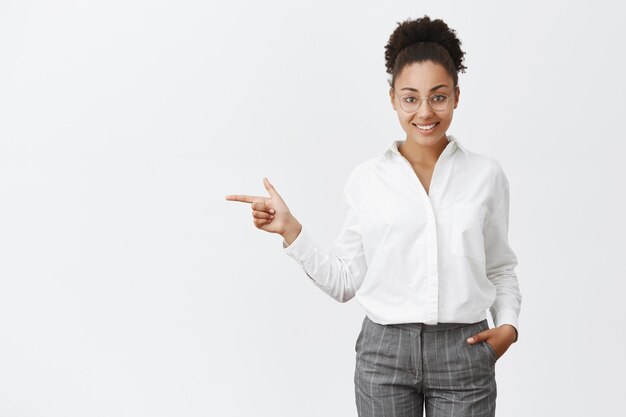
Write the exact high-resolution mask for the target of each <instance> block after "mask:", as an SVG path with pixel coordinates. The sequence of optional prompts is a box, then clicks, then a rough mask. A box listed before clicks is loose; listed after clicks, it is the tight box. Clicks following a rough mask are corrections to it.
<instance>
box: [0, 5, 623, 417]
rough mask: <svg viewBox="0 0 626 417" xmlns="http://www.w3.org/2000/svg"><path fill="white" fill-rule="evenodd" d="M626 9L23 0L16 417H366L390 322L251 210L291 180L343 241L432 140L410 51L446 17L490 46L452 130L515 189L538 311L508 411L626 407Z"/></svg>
mask: <svg viewBox="0 0 626 417" xmlns="http://www.w3.org/2000/svg"><path fill="white" fill-rule="evenodd" d="M624 12H625V8H624V6H623V5H622V4H620V3H619V2H610V1H588V2H580V1H574V2H572V1H553V2H539V1H533V2H528V1H526V2H516V3H510V2H497V1H474V2H465V1H447V2H435V1H431V2H426V1H423V2H414V1H413V2H409V1H396V2H388V3H383V2H374V1H369V2H368V1H358V2H357V1H340V2H339V1H332V2H330V1H316V2H311V1H308V2H289V1H271V2H256V1H245V2H242V1H234V2H228V3H226V2H219V3H218V2H213V1H208V2H207V1H181V0H177V1H174V0H169V1H163V0H156V1H155V0H152V1H147V0H144V1H140V0H130V1H129V0H124V1H120V0H113V1H112V0H108V1H84V2H81V1H70V0H67V1H55V2H47V1H3V2H2V3H0V417H22V416H23V417H26V416H28V417H31V416H32V417H35V416H37V417H39V416H46V417H56V416H80V417H83V416H90V417H99V416H103V417H104V416H107V417H108V416H120V417H121V416H132V417H137V416H150V417H157V416H176V417H182V416H220V417H230V416H233V417H235V416H237V417H238V416H271V417H279V416H285V417H293V416H298V417H313V416H356V406H355V400H354V383H353V373H354V365H355V351H354V344H355V342H356V337H357V335H358V333H359V331H360V325H361V322H362V320H363V317H364V310H363V309H362V307H361V306H360V305H359V304H358V301H356V300H355V299H354V300H352V301H350V302H348V303H345V304H341V303H338V302H336V301H334V300H333V299H331V298H330V297H328V296H327V295H325V294H324V293H323V292H322V291H321V290H319V289H318V288H316V287H315V286H314V285H313V283H311V282H310V280H309V279H308V277H307V276H306V275H305V273H304V271H303V270H302V269H301V267H300V266H299V265H298V264H297V263H296V262H295V261H294V260H292V259H291V258H289V257H288V256H287V255H286V254H284V253H283V249H282V238H281V237H280V236H279V235H275V234H269V233H266V232H263V231H261V230H258V229H257V228H256V227H255V226H254V224H253V221H252V215H251V208H250V206H249V205H248V204H244V203H238V202H231V201H226V200H225V199H224V196H225V195H227V194H251V195H263V196H266V195H267V193H266V191H265V189H264V187H263V183H262V178H263V177H264V176H267V177H268V178H269V180H270V181H271V182H272V183H273V184H274V186H275V187H276V189H277V191H278V192H279V193H280V194H281V195H282V197H283V198H284V199H285V201H286V202H287V204H288V205H289V207H290V209H291V211H292V212H293V214H294V215H295V216H296V217H297V218H298V220H299V221H300V222H301V223H302V224H303V225H306V226H307V228H308V230H309V231H310V233H311V234H312V236H313V237H314V238H315V239H316V241H317V242H318V243H320V244H321V245H330V244H331V242H332V241H333V240H334V238H335V237H336V236H337V234H338V232H339V230H340V227H341V224H342V221H343V215H344V212H343V204H342V201H341V192H342V188H343V185H344V183H345V180H346V179H347V175H348V173H349V172H350V170H351V169H352V167H354V166H355V165H356V164H357V163H359V162H360V161H362V160H364V159H366V158H369V157H370V156H372V155H374V154H375V153H378V152H381V151H383V150H384V149H386V148H387V147H388V146H389V144H390V143H391V141H393V140H396V139H404V137H405V135H404V132H403V131H402V129H401V127H400V124H399V122H398V120H397V117H396V114H395V113H394V112H393V110H392V107H391V104H390V102H389V97H388V86H387V79H388V76H389V75H388V74H387V73H386V72H385V66H384V46H385V44H386V43H387V40H388V38H389V35H390V34H391V32H392V31H393V30H394V29H395V27H396V26H397V22H399V21H403V20H405V19H408V18H411V19H415V18H418V17H421V16H423V15H424V14H427V15H429V16H430V17H431V18H433V19H435V18H441V19H443V20H444V21H446V22H447V23H448V24H449V26H450V27H451V28H452V29H454V30H455V31H456V32H457V34H458V36H459V38H460V39H461V41H462V48H463V50H464V51H465V52H466V56H465V65H466V66H467V67H468V69H467V71H466V72H465V73H460V74H459V85H460V89H461V96H460V102H459V107H458V108H457V109H456V110H455V114H454V120H453V122H452V125H451V126H450V128H449V130H448V133H449V134H452V135H455V136H456V137H457V138H458V139H459V140H460V141H461V142H462V143H463V144H464V145H465V146H466V147H467V148H468V149H470V150H471V151H474V152H478V153H482V154H485V155H489V156H492V157H494V158H496V159H497V160H498V161H499V162H500V163H501V164H502V166H503V168H504V170H505V173H506V174H507V176H508V178H509V181H510V189H511V209H510V231H509V239H510V243H511V246H512V248H513V249H514V250H515V251H516V254H517V256H518V260H519V266H518V267H517V269H516V271H517V274H518V279H519V284H520V289H521V291H522V295H523V302H522V310H521V315H520V324H519V325H520V328H519V332H520V336H519V341H518V342H517V343H516V344H513V345H512V346H511V348H510V349H509V350H508V351H507V352H506V353H505V354H504V356H503V357H502V358H500V360H499V361H498V364H497V365H496V378H497V382H498V403H497V410H498V415H499V416H508V417H516V416H568V417H576V416H581V417H583V416H584V417H588V416H618V415H623V411H620V410H619V408H618V406H620V405H621V404H622V401H621V400H622V399H621V396H622V391H623V375H624V373H625V372H626V366H625V359H624V355H623V354H620V353H619V352H620V351H623V346H624V341H625V339H626V338H625V337H624V328H623V325H624V318H625V314H624V305H625V304H626V303H625V298H624V297H625V294H624V292H625V290H626V285H625V284H624V283H625V280H626V266H625V262H624V260H625V254H626V251H625V249H626V247H625V246H626V245H625V244H624V236H625V235H626V227H625V226H626V222H625V220H624V213H625V212H626V198H625V195H624V191H625V190H626V168H625V164H624V152H625V151H626V146H625V144H624V141H625V140H626V135H625V134H624V129H623V127H622V122H623V120H624V114H625V110H626V108H625V107H626V106H625V105H624V96H625V93H626V83H625V81H624V77H623V71H624V64H626V58H625V55H624V45H623V39H626V30H625V25H624V22H623V17H624V16H625V15H626V14H625V13H624ZM399 250H402V248H399ZM488 317H489V322H490V326H493V321H492V318H491V316H490V315H488Z"/></svg>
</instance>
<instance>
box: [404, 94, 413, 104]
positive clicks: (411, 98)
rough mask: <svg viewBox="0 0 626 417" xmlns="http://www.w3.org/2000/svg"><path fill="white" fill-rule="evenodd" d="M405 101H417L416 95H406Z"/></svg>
mask: <svg viewBox="0 0 626 417" xmlns="http://www.w3.org/2000/svg"><path fill="white" fill-rule="evenodd" d="M404 101H406V102H407V103H415V97H413V96H404Z"/></svg>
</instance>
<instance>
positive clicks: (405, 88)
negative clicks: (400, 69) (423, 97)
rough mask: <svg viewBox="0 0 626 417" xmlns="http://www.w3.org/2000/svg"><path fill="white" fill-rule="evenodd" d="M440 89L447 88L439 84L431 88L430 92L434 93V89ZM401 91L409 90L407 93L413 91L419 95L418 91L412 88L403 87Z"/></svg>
mask: <svg viewBox="0 0 626 417" xmlns="http://www.w3.org/2000/svg"><path fill="white" fill-rule="evenodd" d="M441 87H447V85H445V84H439V85H438V86H436V87H433V88H431V89H430V91H435V90H436V89H438V88H441ZM402 90H409V91H414V92H416V93H419V91H418V90H417V89H415V88H413V87H404V88H402V89H401V90H400V91H402Z"/></svg>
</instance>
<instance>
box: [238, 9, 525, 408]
mask: <svg viewBox="0 0 626 417" xmlns="http://www.w3.org/2000/svg"><path fill="white" fill-rule="evenodd" d="M460 45H461V42H460V41H459V39H458V38H457V37H456V35H455V32H454V30H451V29H450V28H448V26H447V25H446V23H444V22H443V21H442V20H440V19H437V20H430V18H429V17H428V16H424V17H423V18H420V19H416V20H413V21H411V20H407V21H405V22H402V23H398V27H397V28H396V29H395V31H394V32H393V33H392V35H391V37H390V39H389V42H388V44H387V46H386V47H385V51H386V52H385V59H386V66H387V72H388V73H389V74H391V79H390V81H389V83H390V89H389V95H390V99H391V105H392V107H393V109H394V111H396V112H397V114H398V119H399V121H400V125H401V126H402V129H403V130H404V131H405V132H406V138H405V139H404V140H403V141H400V140H397V141H393V142H392V144H391V146H389V147H388V149H386V150H385V151H384V152H381V153H379V154H377V155H375V156H373V157H371V158H369V159H367V160H366V161H363V162H362V163H360V164H358V165H357V166H356V167H355V168H354V169H353V170H352V172H351V173H350V175H349V177H348V180H347V182H346V184H345V187H344V199H345V202H346V204H347V215H346V218H345V223H344V225H343V228H342V231H341V233H340V234H339V236H338V237H337V239H336V240H335V242H334V243H333V245H332V247H331V248H330V250H327V249H325V248H323V247H321V246H319V245H317V244H316V243H315V242H314V241H313V240H312V239H311V238H310V237H309V235H308V233H307V229H305V228H303V227H302V225H301V224H300V223H299V222H298V221H297V220H296V218H295V217H294V216H293V215H292V214H291V213H290V211H289V209H288V207H287V205H286V204H285V202H284V200H283V199H282V198H281V196H280V195H279V194H278V192H277V191H276V190H275V189H274V187H273V186H272V185H271V184H270V182H269V181H268V179H267V178H264V179H263V180H264V184H265V187H266V189H267V191H268V193H269V195H270V197H269V198H266V197H253V196H246V195H243V196H242V195H229V196H227V197H226V199H227V200H232V201H242V202H247V203H251V206H252V215H253V217H254V224H255V225H256V226H257V227H258V228H259V229H261V230H265V231H267V232H271V233H279V234H280V235H281V236H282V237H283V239H284V242H283V250H284V251H285V253H286V254H287V255H289V256H291V257H292V258H294V259H295V260H296V261H297V262H298V263H299V264H300V265H302V267H303V269H304V271H305V272H306V274H307V275H308V277H309V278H310V279H311V280H312V282H313V283H314V284H315V285H317V286H318V287H319V288H320V289H321V290H323V291H324V292H325V293H327V294H328V295H329V296H331V297H333V298H334V299H336V300H337V301H340V302H346V301H348V300H350V299H352V298H354V297H355V298H357V299H358V300H359V302H360V303H361V304H362V305H363V307H364V308H365V311H366V316H365V318H364V320H363V324H362V327H361V332H360V334H359V336H358V338H357V341H356V346H355V350H356V369H355V374H354V383H355V394H356V403H357V410H358V413H359V416H361V417H365V416H368V417H369V416H381V415H383V414H384V415H386V416H417V415H422V412H423V409H424V407H425V410H426V415H427V416H470V415H471V416H476V417H478V416H494V415H495V401H496V393H497V390H496V381H495V364H496V361H497V360H498V359H500V358H501V357H502V355H503V354H504V352H506V351H507V349H508V348H509V346H510V345H511V344H512V343H514V342H515V341H517V327H518V324H517V321H518V316H519V312H520V307H521V300H522V298H521V294H520V291H519V285H518V281H517V277H516V274H515V272H514V268H515V266H516V265H517V258H516V256H515V254H514V253H513V251H512V250H511V248H510V246H509V245H508V237H507V234H508V217H509V186H508V180H507V178H506V176H505V174H504V172H503V170H502V168H501V166H500V164H499V163H498V162H497V161H495V160H494V159H492V158H490V157H487V156H484V155H480V154H476V153H474V152H471V151H469V150H467V148H466V147H465V146H463V145H462V144H461V143H460V142H459V140H458V139H457V138H456V137H454V136H452V135H446V131H447V129H448V127H449V126H450V124H451V122H452V116H453V113H454V109H456V108H457V106H458V104H459V97H460V89H459V86H458V71H462V72H465V71H464V70H465V69H466V67H465V66H464V65H463V64H462V61H463V55H464V54H465V53H464V52H463V51H462V50H461V48H460ZM477 113H478V112H477ZM486 309H489V310H490V312H491V315H492V317H493V319H494V323H495V327H494V328H491V329H490V328H489V325H488V322H487V319H486V311H485V310H486Z"/></svg>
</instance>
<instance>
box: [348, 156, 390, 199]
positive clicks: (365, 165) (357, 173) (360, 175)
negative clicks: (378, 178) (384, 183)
mask: <svg viewBox="0 0 626 417" xmlns="http://www.w3.org/2000/svg"><path fill="white" fill-rule="evenodd" d="M385 158H386V152H379V153H376V154H374V155H372V156H370V157H369V158H367V159H365V160H363V161H361V162H359V163H357V164H356V165H355V166H354V167H353V168H352V170H351V171H350V173H349V174H348V179H347V181H346V186H345V190H346V191H349V190H351V189H353V188H354V187H355V186H358V185H359V184H361V183H363V182H364V181H367V179H368V178H369V177H370V176H371V175H372V174H373V173H375V172H377V171H378V170H379V169H380V166H381V164H382V163H383V162H384V159H385Z"/></svg>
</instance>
